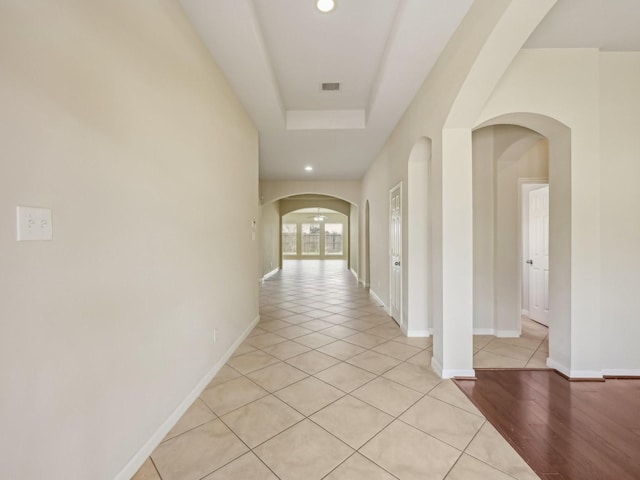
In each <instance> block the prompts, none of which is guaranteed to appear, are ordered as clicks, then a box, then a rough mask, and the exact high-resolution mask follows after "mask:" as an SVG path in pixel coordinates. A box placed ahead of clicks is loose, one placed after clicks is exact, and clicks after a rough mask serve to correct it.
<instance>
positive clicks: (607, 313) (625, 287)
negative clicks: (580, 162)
mask: <svg viewBox="0 0 640 480" xmlns="http://www.w3.org/2000/svg"><path fill="white" fill-rule="evenodd" d="M599 73H600V95H601V108H600V114H601V116H600V129H601V131H600V134H601V143H600V145H601V160H602V161H601V186H600V191H601V195H602V204H601V208H602V210H601V220H600V221H601V229H600V238H601V242H602V313H601V316H602V327H603V328H602V338H601V342H602V364H603V368H604V369H605V374H614V375H615V374H627V375H628V374H630V375H640V350H639V349H638V339H640V295H638V292H640V275H639V274H638V272H640V250H639V249H638V245H640V208H639V206H640V185H639V180H640V161H639V159H640V135H638V132H640V53H638V52H627V53H602V54H600V71H599ZM592 234H596V232H592Z"/></svg>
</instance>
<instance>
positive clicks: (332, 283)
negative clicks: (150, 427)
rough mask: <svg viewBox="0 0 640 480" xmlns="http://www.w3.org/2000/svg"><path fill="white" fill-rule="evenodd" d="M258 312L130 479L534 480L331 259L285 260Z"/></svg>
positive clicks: (424, 341)
mask: <svg viewBox="0 0 640 480" xmlns="http://www.w3.org/2000/svg"><path fill="white" fill-rule="evenodd" d="M260 313H261V321H260V323H259V324H258V326H257V327H256V328H255V329H254V330H253V331H252V333H251V335H250V336H249V337H248V338H247V339H246V340H245V341H244V342H243V343H242V344H241V345H240V347H239V348H238V349H237V350H236V352H235V353H234V355H233V356H232V358H231V359H230V360H229V362H228V363H227V365H225V366H224V367H223V368H222V370H221V371H220V372H219V373H218V374H217V375H216V377H215V378H214V379H213V380H212V381H211V383H210V384H209V385H208V386H207V388H206V389H205V390H204V391H203V392H202V394H201V395H200V397H199V399H198V400H197V401H196V402H195V403H194V404H193V405H192V406H191V407H190V408H189V410H188V411H187V413H186V414H185V415H184V416H183V417H182V419H181V420H180V421H179V422H178V424H177V425H176V426H175V427H174V428H173V429H172V431H171V432H170V433H169V434H168V435H167V437H166V438H165V440H164V441H163V442H162V443H161V444H160V445H159V446H158V448H156V450H155V451H154V452H153V454H152V455H151V458H150V459H149V460H147V462H146V463H145V464H144V466H143V467H142V468H141V470H140V471H139V472H138V473H137V474H136V476H134V479H135V480H142V479H144V480H150V479H153V480H158V479H162V480H191V479H201V478H204V479H207V480H221V479H228V480H232V479H234V480H235V479H243V478H251V479H256V480H259V479H264V480H267V479H277V478H281V479H291V480H300V479H305V480H312V479H321V478H326V479H332V480H337V479H344V480H358V479H367V480H373V479H393V478H399V479H444V478H446V479H449V480H473V479H486V478H491V479H497V480H500V479H504V480H507V479H513V478H516V479H535V478H537V476H536V475H535V474H534V473H533V472H532V470H531V469H530V468H529V467H528V465H526V463H525V462H524V461H523V460H522V459H521V458H520V457H519V456H518V455H517V454H516V453H515V451H514V450H513V449H512V448H511V447H510V446H509V444H508V443H507V442H506V441H505V440H504V439H503V438H502V437H501V436H500V435H499V434H498V433H497V432H496V430H495V429H494V428H493V427H492V426H491V425H490V424H489V423H488V422H487V421H486V420H485V418H484V417H483V416H482V414H480V412H479V411H478V410H477V409H476V408H475V407H474V406H473V405H472V404H471V403H470V402H469V400H467V398H466V396H465V395H464V394H463V393H462V392H461V391H460V390H459V389H458V388H457V387H456V386H455V385H454V384H453V382H452V381H450V380H441V379H440V378H439V377H438V376H437V375H436V374H435V373H434V372H433V371H432V370H431V367H430V361H431V338H406V337H405V336H404V335H403V334H402V332H401V331H400V329H399V328H398V326H397V325H396V323H395V322H394V321H393V320H392V319H391V318H390V317H388V316H387V315H386V314H385V313H384V311H383V310H382V308H381V307H380V306H379V305H378V304H377V303H376V302H374V301H373V300H372V299H371V297H370V296H369V294H368V292H367V291H366V290H365V289H363V288H361V287H360V286H358V285H357V282H356V280H355V278H354V277H353V275H352V274H351V273H350V272H349V271H348V270H347V269H346V265H345V262H342V261H325V262H321V261H313V260H311V261H287V262H285V266H284V269H283V270H282V271H280V272H279V273H278V274H276V275H274V276H273V277H272V278H270V279H269V280H267V281H266V282H265V283H264V285H263V286H262V288H261V291H260Z"/></svg>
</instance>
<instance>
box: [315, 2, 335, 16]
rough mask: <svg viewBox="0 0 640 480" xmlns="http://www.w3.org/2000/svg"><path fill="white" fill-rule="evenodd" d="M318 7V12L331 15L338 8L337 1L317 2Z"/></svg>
mask: <svg viewBox="0 0 640 480" xmlns="http://www.w3.org/2000/svg"><path fill="white" fill-rule="evenodd" d="M316 7H318V10H320V11H321V12H322V13H329V12H330V11H331V10H333V9H334V8H336V2H335V0H317V1H316Z"/></svg>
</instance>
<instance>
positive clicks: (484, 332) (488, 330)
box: [473, 328, 496, 336]
mask: <svg viewBox="0 0 640 480" xmlns="http://www.w3.org/2000/svg"><path fill="white" fill-rule="evenodd" d="M473 334H474V335H494V336H495V334H496V329H495V328H474V329H473Z"/></svg>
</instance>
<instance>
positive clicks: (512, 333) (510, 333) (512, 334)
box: [496, 330, 520, 338]
mask: <svg viewBox="0 0 640 480" xmlns="http://www.w3.org/2000/svg"><path fill="white" fill-rule="evenodd" d="M519 336H520V331H519V330H496V337H499V338H518V337H519Z"/></svg>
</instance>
